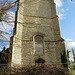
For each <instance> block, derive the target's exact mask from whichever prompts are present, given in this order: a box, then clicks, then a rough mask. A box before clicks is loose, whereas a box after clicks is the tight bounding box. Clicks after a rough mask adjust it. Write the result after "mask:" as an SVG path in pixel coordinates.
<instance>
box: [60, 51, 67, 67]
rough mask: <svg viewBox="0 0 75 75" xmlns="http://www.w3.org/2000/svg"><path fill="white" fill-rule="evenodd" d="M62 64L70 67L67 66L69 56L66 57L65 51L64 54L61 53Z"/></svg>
mask: <svg viewBox="0 0 75 75" xmlns="http://www.w3.org/2000/svg"><path fill="white" fill-rule="evenodd" d="M61 62H62V63H63V66H64V67H68V64H67V55H66V52H65V51H64V52H63V54H62V53H61Z"/></svg>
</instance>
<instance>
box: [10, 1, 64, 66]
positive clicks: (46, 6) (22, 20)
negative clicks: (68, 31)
mask: <svg viewBox="0 0 75 75" xmlns="http://www.w3.org/2000/svg"><path fill="white" fill-rule="evenodd" d="M16 22H17V23H16V24H15V25H16V26H15V27H16V28H14V33H15V34H14V35H13V42H12V43H13V44H12V45H13V47H12V50H11V51H12V60H11V66H12V67H17V66H19V67H24V66H26V65H35V64H36V63H39V62H40V63H42V60H44V61H45V62H44V63H45V64H49V63H62V60H61V54H63V52H64V51H65V43H64V40H63V39H62V38H61V34H60V27H59V20H58V16H57V15H56V7H55V3H54V1H53V0H19V6H18V11H17V19H16ZM40 59H42V60H40ZM36 61H38V62H36Z"/></svg>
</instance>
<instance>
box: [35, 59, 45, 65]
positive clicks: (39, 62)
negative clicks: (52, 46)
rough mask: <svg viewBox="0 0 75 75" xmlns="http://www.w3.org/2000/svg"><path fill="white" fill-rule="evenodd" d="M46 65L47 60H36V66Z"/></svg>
mask: <svg viewBox="0 0 75 75" xmlns="http://www.w3.org/2000/svg"><path fill="white" fill-rule="evenodd" d="M44 63H45V60H44V59H42V58H39V59H36V60H35V64H38V65H39V64H44Z"/></svg>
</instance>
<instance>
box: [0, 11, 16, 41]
mask: <svg viewBox="0 0 75 75" xmlns="http://www.w3.org/2000/svg"><path fill="white" fill-rule="evenodd" d="M6 14H7V15H4V16H3V18H2V19H3V20H4V21H2V22H0V32H1V33H0V36H1V37H0V40H5V39H6V40H9V39H10V35H11V34H10V31H12V30H13V27H14V22H13V21H14V20H15V13H13V12H11V11H10V12H7V13H6ZM6 21H7V22H6ZM9 21H11V22H12V23H9ZM2 37H3V38H2ZM0 42H1V41H0Z"/></svg>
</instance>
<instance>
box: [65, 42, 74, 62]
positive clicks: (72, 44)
mask: <svg viewBox="0 0 75 75" xmlns="http://www.w3.org/2000/svg"><path fill="white" fill-rule="evenodd" d="M66 47H67V49H68V50H69V51H70V53H69V57H70V61H71V60H72V61H74V59H73V53H72V48H73V49H74V52H75V42H69V43H67V44H66Z"/></svg>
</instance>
